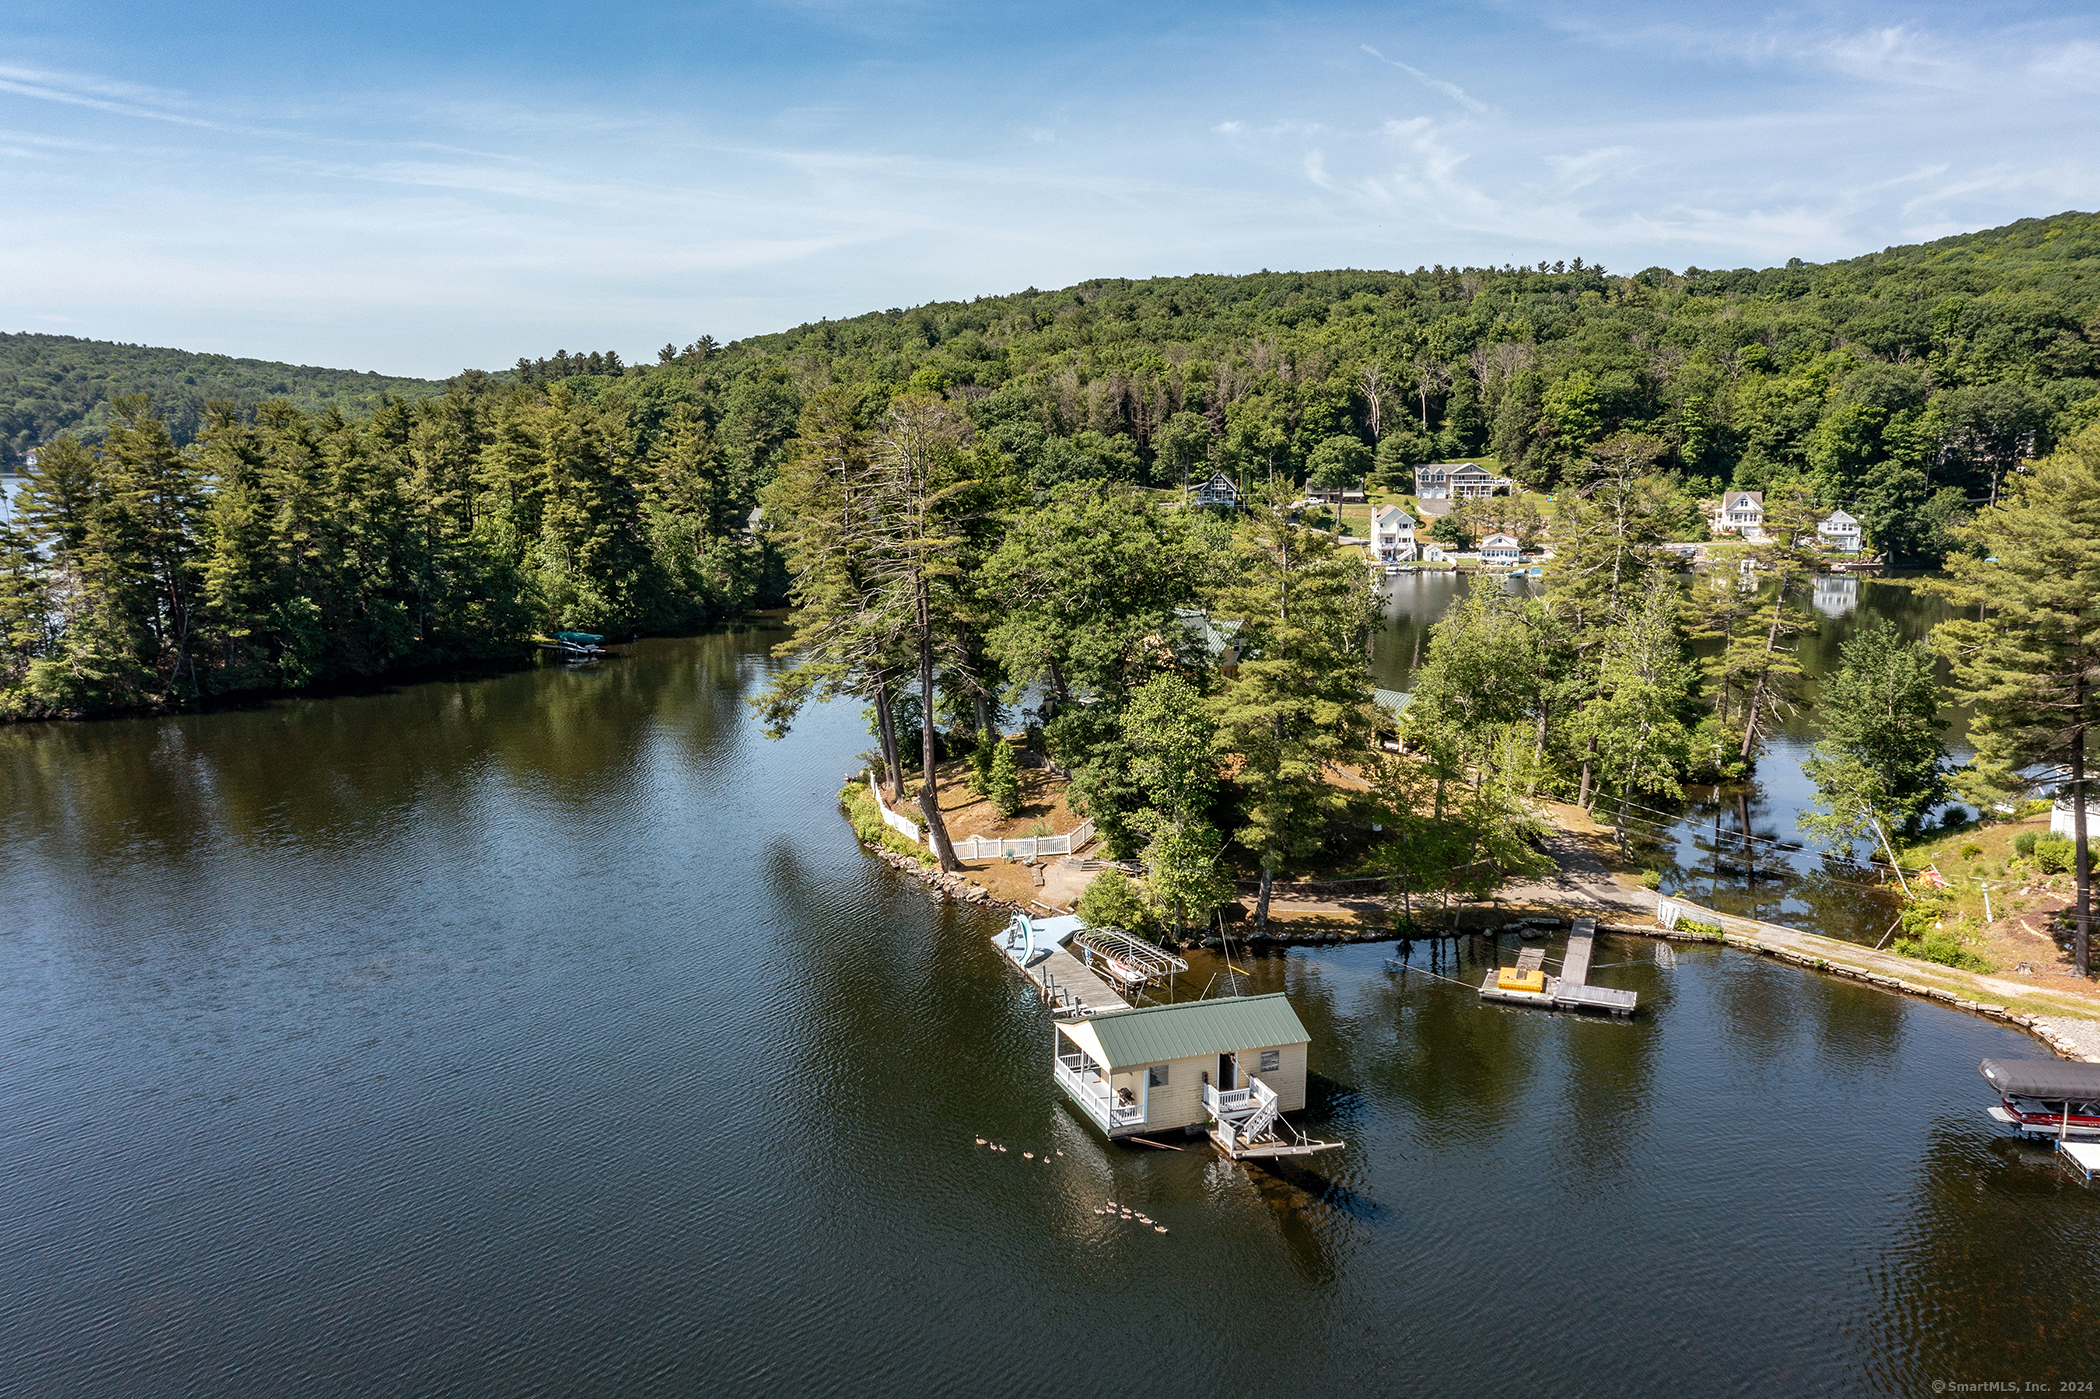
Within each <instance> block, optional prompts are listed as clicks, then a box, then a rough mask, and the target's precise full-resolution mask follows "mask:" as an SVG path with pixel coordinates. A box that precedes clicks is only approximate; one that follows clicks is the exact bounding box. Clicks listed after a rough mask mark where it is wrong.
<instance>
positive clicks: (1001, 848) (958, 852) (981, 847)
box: [955, 817, 1094, 860]
mask: <svg viewBox="0 0 2100 1399" xmlns="http://www.w3.org/2000/svg"><path fill="white" fill-rule="evenodd" d="M1093 838H1094V821H1093V818H1092V817H1088V818H1087V819H1086V820H1084V821H1082V822H1080V823H1079V825H1078V827H1077V828H1076V829H1074V830H1071V831H1068V832H1066V833H1065V834H1064V835H1061V836H971V837H970V838H969V839H968V840H959V841H957V842H955V858H956V859H958V860H999V859H1006V860H1028V859H1033V858H1035V857H1037V856H1040V855H1070V854H1074V853H1076V852H1077V851H1080V850H1083V849H1085V848H1086V843H1087V842H1088V841H1090V840H1092V839H1093Z"/></svg>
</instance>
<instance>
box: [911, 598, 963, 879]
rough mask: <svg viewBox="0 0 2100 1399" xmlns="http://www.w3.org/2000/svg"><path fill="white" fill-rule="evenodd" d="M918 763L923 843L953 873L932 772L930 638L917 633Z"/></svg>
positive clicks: (952, 852) (958, 865)
mask: <svg viewBox="0 0 2100 1399" xmlns="http://www.w3.org/2000/svg"><path fill="white" fill-rule="evenodd" d="M919 711H920V714H921V715H922V716H923V717H922V718H921V720H920V723H919V761H920V764H921V765H922V767H923V769H924V771H925V785H924V786H922V787H921V788H919V814H920V815H922V816H924V817H925V818H926V841H927V843H928V844H929V845H931V846H932V847H933V853H934V855H935V856H936V857H937V858H938V859H939V860H940V862H941V868H942V869H944V870H947V871H949V872H950V873H953V872H954V871H956V870H959V869H961V868H962V861H960V860H958V859H956V858H955V846H954V845H953V843H951V842H950V841H949V839H948V823H947V822H945V821H943V820H941V789H940V784H939V782H938V781H937V780H936V779H937V777H938V774H937V773H936V772H935V770H934V752H933V744H934V737H935V735H934V727H933V638H932V637H931V636H929V635H927V634H926V633H925V632H923V631H922V632H921V633H920V634H919Z"/></svg>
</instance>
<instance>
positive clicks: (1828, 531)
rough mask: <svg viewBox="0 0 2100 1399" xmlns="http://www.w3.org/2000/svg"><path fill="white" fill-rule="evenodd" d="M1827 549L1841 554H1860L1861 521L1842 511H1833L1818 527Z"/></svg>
mask: <svg viewBox="0 0 2100 1399" xmlns="http://www.w3.org/2000/svg"><path fill="white" fill-rule="evenodd" d="M1816 533H1817V534H1818V535H1820V536H1821V537H1822V540H1823V544H1824V547H1825V548H1828V549H1830V550H1832V551H1834V552H1836V553H1840V554H1856V553H1858V552H1859V521H1857V520H1855V519H1853V518H1852V517H1851V516H1850V515H1847V514H1846V513H1845V512H1844V511H1842V510H1833V511H1831V512H1830V514H1829V515H1827V516H1825V517H1824V518H1823V519H1822V520H1821V521H1819V522H1818V523H1817V525H1816Z"/></svg>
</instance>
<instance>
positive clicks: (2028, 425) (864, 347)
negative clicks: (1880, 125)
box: [666, 213, 2100, 554]
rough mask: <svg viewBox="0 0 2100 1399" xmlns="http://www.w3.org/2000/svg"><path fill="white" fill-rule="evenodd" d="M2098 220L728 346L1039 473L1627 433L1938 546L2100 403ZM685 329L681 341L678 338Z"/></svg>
mask: <svg viewBox="0 0 2100 1399" xmlns="http://www.w3.org/2000/svg"><path fill="white" fill-rule="evenodd" d="M2096 345H2100V215H2094V214H2079V213H2069V214H2062V215H2058V216H2056V217H2054V218H2050V219H2033V220H2023V221H2022V222H2020V223H2017V224H2013V225H2011V226H2009V227H2006V228H2002V229H1995V230H1991V231H1989V232H1985V233H1978V234H1970V235H1964V236H1961V237H1956V238H1947V239H1942V240H1940V241H1938V242H1935V243H1929V244H1924V245H1921V246H1917V247H1908V248H1893V249H1890V250H1888V251H1886V252H1882V253H1876V254H1870V255H1868V256H1865V257H1860V258H1854V259H1851V260H1849V261H1846V262H1838V263H1829V264H1825V265H1821V266H1813V265H1806V264H1802V263H1800V262H1798V261H1795V262H1790V263H1788V264H1787V266H1785V267H1780V268H1767V269H1763V270H1739V271H1733V272H1713V271H1705V270H1702V269H1699V268H1687V269H1685V271H1684V272H1682V273H1675V272H1670V271H1668V270H1665V269H1662V268H1650V269H1648V270H1646V271H1643V272H1640V273H1637V274H1634V275H1632V276H1620V275H1613V274H1608V273H1606V272H1605V271H1604V270H1602V269H1600V268H1596V267H1593V266H1585V265H1584V264H1583V261H1582V259H1580V258H1576V259H1574V260H1573V261H1572V262H1568V263H1559V262H1556V263H1554V264H1552V265H1551V266H1547V265H1544V264H1541V265H1539V266H1536V267H1532V268H1509V267H1505V268H1499V269H1497V268H1471V267H1435V268H1430V269H1426V270H1425V269H1417V270H1416V271H1415V272H1413V273H1411V274H1403V273H1398V272H1356V271H1341V272H1317V273H1266V272H1265V273H1259V274H1255V275H1253V276H1246V277H1179V278H1159V279H1153V280H1149V281H1141V282H1129V281H1099V282H1089V283H1084V284H1082V285H1080V286H1077V287H1070V288H1066V289H1064V290H1062V291H1056V292H1040V293H1039V292H1035V291H1033V290H1031V291H1029V292H1026V293H1023V294H1021V295H1018V296H1006V297H995V298H987V299H983V300H978V301H973V302H969V303H943V304H937V305H930V306H923V307H920V308H917V309H916V310H911V311H903V310H892V311H887V312H882V313H877V314H870V315H866V316H861V317H858V318H856V319H854V320H850V321H839V322H829V321H827V322H823V323H820V324H816V325H807V326H801V327H798V328H796V329H794V330H792V331H787V332H785V333H782V334H779V335H771V336H764V337H759V338H756V339H752V340H747V341H744V342H742V343H741V344H738V345H734V346H731V347H730V350H729V359H730V362H731V363H732V364H734V365H736V366H737V367H738V368H739V369H740V370H741V371H743V372H756V373H772V374H776V375H778V376H780V378H781V379H782V381H783V382H784V383H789V384H793V385H795V386H797V387H798V389H804V390H806V387H807V386H808V385H810V384H812V383H823V382H849V383H850V382H862V381H869V382H874V383H877V384H881V385H885V386H888V387H891V388H895V387H901V386H903V385H905V384H910V385H912V386H914V387H919V388H926V389H936V390H943V391H947V392H951V393H955V394H958V395H960V396H962V397H964V398H966V399H967V400H968V401H969V403H970V411H971V415H972V417H973V418H974V419H975V420H976V422H977V423H978V425H979V426H980V427H981V428H982V429H983V430H985V431H986V433H987V434H988V435H989V436H990V438H991V439H992V440H993V441H994V442H996V443H997V444H998V445H1000V446H1001V447H1003V448H1004V449H1005V450H1007V451H1008V452H1009V453H1010V454H1011V455H1013V456H1014V457H1015V458H1016V459H1017V460H1018V461H1019V462H1020V463H1021V464H1022V466H1023V467H1024V469H1026V470H1027V471H1028V473H1029V474H1030V476H1031V478H1032V479H1033V480H1034V481H1035V482H1036V483H1037V484H1038V485H1039V486H1048V485H1049V484H1051V483H1053V482H1055V481H1058V480H1063V479H1069V478H1074V477H1084V476H1100V475H1105V476H1110V477H1122V478H1126V479H1132V480H1136V481H1140V482H1168V481H1178V480H1179V479H1180V476H1181V474H1182V472H1183V470H1184V469H1192V468H1193V467H1194V466H1195V465H1198V464H1208V463H1216V464H1219V465H1223V466H1225V467H1227V468H1228V469H1231V470H1234V471H1236V472H1239V473H1241V474H1243V475H1244V474H1246V473H1248V472H1250V471H1259V472H1261V473H1263V474H1267V473H1269V472H1276V473H1283V472H1301V473H1302V472H1304V471H1305V470H1306V469H1307V466H1308V463H1309V462H1311V460H1312V459H1313V456H1314V453H1315V452H1317V451H1318V450H1319V449H1320V447H1321V445H1322V444H1323V443H1329V442H1334V440H1335V439H1337V438H1339V439H1346V441H1343V442H1334V448H1335V450H1336V451H1337V452H1338V453H1339V455H1341V456H1343V457H1349V456H1353V455H1355V449H1361V451H1362V452H1363V453H1366V454H1368V453H1373V452H1375V454H1376V455H1375V460H1376V463H1377V465H1378V466H1379V467H1380V468H1382V469H1384V470H1386V471H1387V472H1395V471H1398V470H1399V469H1400V468H1402V467H1405V466H1408V465H1411V464H1413V463H1416V462H1419V461H1423V460H1429V459H1433V458H1438V457H1466V456H1475V455H1481V454H1492V455H1494V456H1496V457H1498V458H1500V460H1501V462H1502V465H1503V466H1504V468H1505V469H1507V470H1508V471H1510V472H1512V473H1513V474H1515V475H1516V476H1517V477H1518V478H1519V479H1520V480H1523V481H1525V482H1527V483H1530V484H1533V485H1538V486H1551V485H1553V484H1554V483H1555V482H1556V481H1557V480H1558V479H1559V478H1560V475H1561V473H1562V472H1563V471H1564V470H1565V469H1566V468H1567V466H1568V464H1569V463H1570V462H1571V461H1574V460H1577V459H1579V458H1580V457H1581V455H1582V453H1583V450H1584V448H1585V447H1587V446H1588V445H1589V444H1591V443H1594V442H1596V441H1598V440H1600V439H1602V438H1604V437H1606V436H1608V435H1610V434H1612V433H1615V432H1619V431H1624V430H1630V431H1633V432H1636V433H1640V434H1645V435H1648V436H1651V437H1652V438H1653V439H1654V446H1655V449H1656V452H1657V456H1658V465H1659V467H1660V468H1661V469H1664V470H1673V471H1678V472H1681V473H1683V474H1684V475H1685V476H1687V477H1688V478H1704V482H1705V483H1706V484H1708V485H1710V486H1711V487H1712V488H1713V489H1719V488H1720V487H1722V486H1727V485H1735V486H1740V487H1745V488H1753V489H1754V488H1762V487H1769V486H1774V485H1779V484H1782V483H1785V482H1788V481H1793V480H1799V481H1802V482H1804V483H1806V484H1809V485H1811V486H1812V487H1813V488H1814V489H1815V490H1816V492H1817V493H1818V494H1819V495H1820V496H1821V497H1822V498H1824V499H1825V500H1827V501H1829V502H1830V503H1833V504H1843V505H1846V506H1847V507H1848V508H1850V509H1852V510H1853V512H1854V513H1855V514H1858V515H1860V516H1861V518H1862V520H1864V521H1865V522H1866V525H1867V529H1868V532H1869V535H1870V537H1871V538H1872V539H1873V541H1874V543H1875V545H1876V546H1877V547H1879V548H1883V549H1890V550H1893V551H1895V552H1896V553H1898V554H1907V553H1916V552H1918V551H1919V549H1920V546H1921V545H1922V544H1923V543H1924V541H1923V540H1922V539H1921V538H1919V537H1918V535H1917V532H1916V530H1915V528H1914V526H1915V521H1916V519H1917V517H1918V515H1919V513H1920V512H1921V511H1922V510H1923V509H1924V508H1925V505H1926V502H1927V501H1928V500H1930V498H1931V497H1932V496H1933V495H1934V494H1935V493H1936V492H1938V491H1941V490H1943V489H1948V488H1952V489H1955V490H1958V491H1960V492H1961V493H1962V495H1963V496H1965V497H1967V498H1968V499H1970V500H1980V499H1985V498H1988V496H1989V495H1990V493H1991V490H1992V485H1993V481H1994V479H1995V478H1998V477H2002V474H2003V473H2004V472H2005V471H2006V470H2008V469H2009V468H2011V467H2012V466H2013V465H2015V464H2016V463H2017V462H2018V461H2019V460H2020V459H2021V458H2022V457H2031V456H2037V455H2040V454H2043V453H2046V452H2047V451H2048V450H2049V447H2050V445H2051V444H2052V443H2053V442H2054V441H2055V440H2056V439H2058V438H2059V437H2062V436H2064V435H2066V434H2068V433H2069V432H2070V431H2072V430H2075V428H2077V427H2078V426H2081V425H2083V424H2085V423H2089V422H2092V421H2095V420H2100V397H2096V391H2100V357H2096V353H2095V351H2096ZM669 349H670V347H666V351H667V352H668V351H669Z"/></svg>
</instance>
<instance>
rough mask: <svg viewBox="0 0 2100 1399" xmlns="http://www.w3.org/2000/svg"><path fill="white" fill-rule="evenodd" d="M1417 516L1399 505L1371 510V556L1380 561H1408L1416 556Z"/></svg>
mask: <svg viewBox="0 0 2100 1399" xmlns="http://www.w3.org/2000/svg"><path fill="white" fill-rule="evenodd" d="M1415 526H1416V521H1415V517H1414V516H1412V515H1410V514H1408V513H1407V512H1406V511H1405V510H1402V509H1401V508H1400V507H1399V506H1397V505H1381V506H1379V507H1378V508H1377V509H1376V510H1373V511H1372V512H1371V557H1372V558H1373V559H1374V560H1375V561H1377V562H1379V563H1407V562H1408V561H1410V560H1412V559H1413V558H1414V556H1415Z"/></svg>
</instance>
